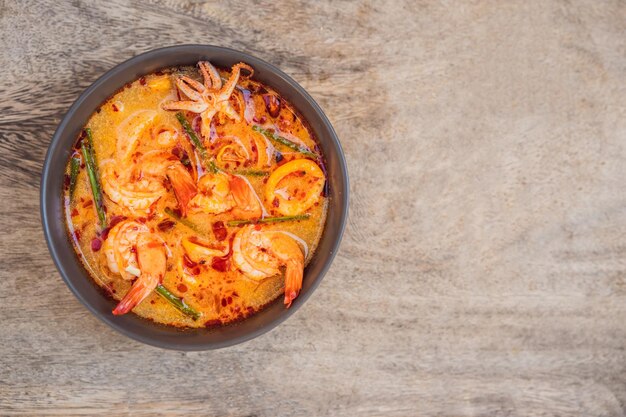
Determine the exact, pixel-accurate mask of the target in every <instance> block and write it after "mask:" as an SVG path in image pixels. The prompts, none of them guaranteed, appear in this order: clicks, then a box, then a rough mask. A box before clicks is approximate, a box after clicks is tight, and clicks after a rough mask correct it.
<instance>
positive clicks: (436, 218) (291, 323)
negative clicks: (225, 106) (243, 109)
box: [0, 0, 626, 416]
mask: <svg viewBox="0 0 626 417" xmlns="http://www.w3.org/2000/svg"><path fill="white" fill-rule="evenodd" d="M625 33H626V3H624V2H623V1H619V0H607V1H603V2H596V1H593V0H581V1H542V0H531V1H525V2H521V1H520V2H501V1H469V2H449V1H423V0H420V1H406V2H402V1H391V2H374V1H364V2H335V1H320V2H289V3H282V2H271V1H256V2H252V3H248V4H244V3H233V2H226V1H223V2H207V3H204V2H199V1H186V2H175V1H162V2H161V1H155V2H141V3H139V2H127V1H121V0H116V1H108V2H87V1H80V0H77V1H73V2H56V1H19V2H17V1H0V51H1V52H0V64H1V68H2V70H1V74H2V75H1V76H0V97H2V100H1V101H0V155H1V157H0V201H1V202H2V203H1V214H0V230H2V233H0V253H1V256H2V271H1V272H0V321H1V324H2V336H1V339H0V414H2V415H62V416H69V415H96V414H102V413H105V412H106V413H107V414H108V415H136V416H144V415H145V416H147V415H154V414H156V413H163V414H168V415H211V416H276V415H280V416H313V415H322V416H324V415H329V416H357V415H358V416H578V415H579V416H623V415H625V414H626V372H625V371H626V353H625V350H624V346H625V344H626V325H625V324H624V323H625V320H626V303H625V300H626V169H625V167H626V37H625V36H624V34H625ZM179 43H210V44H217V45H223V46H229V47H233V48H236V49H240V50H244V51H246V52H249V53H252V54H254V55H257V56H259V57H261V58H263V59H266V60H268V61H270V62H272V63H274V64H276V65H278V66H280V67H281V68H282V69H283V70H285V71H286V72H287V73H289V74H290V75H292V76H293V77H294V78H295V79H296V80H298V81H299V82H300V83H302V85H303V86H304V87H305V88H307V89H308V91H309V92H310V93H311V94H312V95H313V96H314V97H315V99H316V100H318V102H319V103H320V105H321V106H322V107H323V108H324V110H325V111H326V113H327V114H328V116H329V118H330V119H331V121H332V122H333V124H334V126H335V128H336V130H337V132H338V134H339V136H340V138H341V140H342V144H343V146H344V150H345V152H346V156H347V159H348V164H349V169H350V176H351V192H352V201H351V213H350V220H349V225H348V229H347V234H346V237H345V239H344V243H343V245H342V248H341V251H340V253H339V255H338V257H337V259H336V261H335V263H334V265H333V267H332V268H331V270H330V272H329V274H328V276H327V278H326V279H325V281H324V282H323V284H322V285H321V286H320V288H319V289H318V291H317V292H316V293H315V295H314V296H313V297H312V298H311V299H310V301H309V302H308V303H307V304H306V305H305V306H304V307H303V308H302V309H301V310H300V311H299V312H298V313H297V314H295V315H294V316H293V317H292V318H291V319H290V320H288V321H287V322H286V323H284V324H283V325H281V326H280V327H279V328H277V329H276V330H274V331H272V332H270V333H269V334H266V335H264V336H262V337H259V338H257V339H255V340H253V341H250V342H248V343H245V344H243V345H239V346H236V347H233V348H229V349H224V350H220V351H215V352H201V353H179V352H171V351H163V350H159V349H155V348H151V347H148V346H144V345H141V344H139V343H136V342H133V341H131V340H129V339H127V338H125V337H123V336H121V335H119V334H117V333H115V332H113V331H112V330H111V329H109V328H107V327H105V325H103V324H102V323H100V322H99V321H98V320H97V319H96V318H94V317H92V316H91V315H90V314H89V313H88V312H87V310H86V309H85V308H84V307H83V306H82V305H81V304H80V303H79V302H78V301H77V300H76V299H75V298H74V297H73V296H72V295H71V293H70V292H69V290H68V289H67V288H66V286H65V285H64V284H63V282H62V281H61V279H60V277H59V275H58V273H57V271H56V270H55V268H54V266H53V264H52V261H51V259H50V257H49V255H48V252H47V249H46V245H45V242H44V240H43V236H42V232H41V227H40V219H39V205H38V195H39V179H40V171H41V166H42V161H43V158H44V154H45V151H46V148H47V144H48V143H49V140H50V138H51V136H52V134H53V132H54V129H55V127H56V125H57V124H58V122H59V121H60V119H61V117H62V115H63V114H64V112H65V111H66V110H67V109H68V107H69V106H70V104H71V103H72V101H73V100H74V99H75V98H76V97H77V96H78V94H79V93H80V92H81V91H82V90H83V89H84V88H86V87H87V86H88V85H89V84H90V83H91V82H93V81H94V80H95V79H96V78H97V77H98V76H99V75H101V74H102V73H103V72H104V71H106V70H107V69H109V68H110V67H112V66H113V65H115V64H116V63H119V62H121V61H122V60H124V59H126V58H129V57H131V56H133V55H136V54H138V53H140V52H143V51H146V50H149V49H152V48H156V47H161V46H166V45H172V44H179Z"/></svg>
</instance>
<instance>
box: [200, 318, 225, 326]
mask: <svg viewBox="0 0 626 417" xmlns="http://www.w3.org/2000/svg"><path fill="white" fill-rule="evenodd" d="M220 324H222V321H221V320H219V319H212V320H207V321H206V322H204V325H205V326H206V327H212V326H219V325H220Z"/></svg>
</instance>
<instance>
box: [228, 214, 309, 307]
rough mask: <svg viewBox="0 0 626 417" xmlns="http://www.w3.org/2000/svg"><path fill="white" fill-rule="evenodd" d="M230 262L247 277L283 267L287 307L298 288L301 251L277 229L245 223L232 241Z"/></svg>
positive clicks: (261, 276)
mask: <svg viewBox="0 0 626 417" xmlns="http://www.w3.org/2000/svg"><path fill="white" fill-rule="evenodd" d="M233 262H234V263H235V266H237V268H239V270H240V271H241V272H242V273H243V274H244V275H245V276H247V277H248V278H251V279H253V280H263V279H265V278H268V277H271V276H274V275H277V274H279V273H280V267H285V299H284V303H285V305H286V306H287V308H289V306H290V305H291V303H292V302H293V300H295V299H296V297H298V294H299V292H300V289H301V288H302V276H303V273H304V253H303V251H302V249H301V248H300V246H299V245H298V243H297V241H296V240H295V239H294V238H292V237H291V236H289V235H287V234H285V233H283V232H279V231H263V230H255V227H254V226H252V225H250V226H245V227H243V228H242V229H241V230H239V231H238V232H237V234H236V235H235V239H234V240H233Z"/></svg>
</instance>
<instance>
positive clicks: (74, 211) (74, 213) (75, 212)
mask: <svg viewBox="0 0 626 417" xmlns="http://www.w3.org/2000/svg"><path fill="white" fill-rule="evenodd" d="M71 215H72V217H76V216H78V210H76V209H73V210H72V213H71Z"/></svg>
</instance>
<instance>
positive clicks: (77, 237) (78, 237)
mask: <svg viewBox="0 0 626 417" xmlns="http://www.w3.org/2000/svg"><path fill="white" fill-rule="evenodd" d="M74 239H76V240H77V241H79V240H80V230H74Z"/></svg>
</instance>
